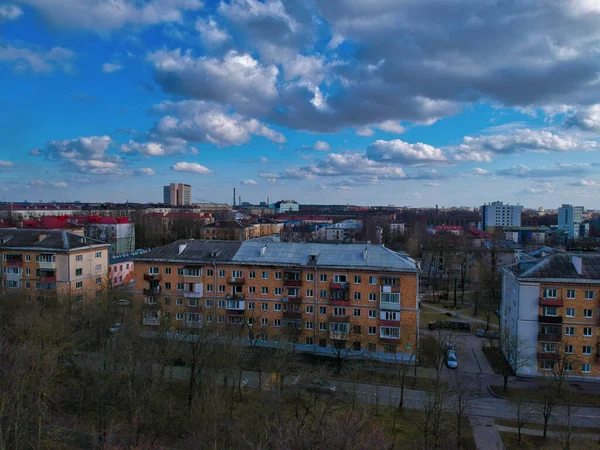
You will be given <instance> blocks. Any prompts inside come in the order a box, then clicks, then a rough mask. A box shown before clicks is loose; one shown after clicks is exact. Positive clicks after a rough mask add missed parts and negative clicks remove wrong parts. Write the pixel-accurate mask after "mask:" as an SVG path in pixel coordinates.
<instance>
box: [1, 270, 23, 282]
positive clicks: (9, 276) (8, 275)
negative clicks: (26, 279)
mask: <svg viewBox="0 0 600 450" xmlns="http://www.w3.org/2000/svg"><path fill="white" fill-rule="evenodd" d="M4 278H5V279H6V280H12V281H19V280H22V279H23V272H21V273H5V274H4Z"/></svg>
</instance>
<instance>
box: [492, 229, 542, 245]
mask: <svg viewBox="0 0 600 450" xmlns="http://www.w3.org/2000/svg"><path fill="white" fill-rule="evenodd" d="M502 230H503V231H504V239H506V240H507V241H511V242H514V243H516V244H543V243H544V242H546V234H547V232H548V228H546V227H504V228H503V229H502Z"/></svg>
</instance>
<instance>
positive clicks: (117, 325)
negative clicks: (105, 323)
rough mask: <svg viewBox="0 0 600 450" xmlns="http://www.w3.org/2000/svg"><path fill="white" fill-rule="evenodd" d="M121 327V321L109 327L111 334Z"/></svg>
mask: <svg viewBox="0 0 600 450" xmlns="http://www.w3.org/2000/svg"><path fill="white" fill-rule="evenodd" d="M120 329H121V322H117V323H115V324H114V325H113V326H112V327H110V328H109V329H108V331H109V332H110V334H114V333H116V332H117V331H119V330H120Z"/></svg>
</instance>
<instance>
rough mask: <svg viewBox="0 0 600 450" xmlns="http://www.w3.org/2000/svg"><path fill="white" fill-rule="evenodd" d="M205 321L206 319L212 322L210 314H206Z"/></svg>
mask: <svg viewBox="0 0 600 450" xmlns="http://www.w3.org/2000/svg"><path fill="white" fill-rule="evenodd" d="M206 321H207V322H212V315H210V314H208V315H207V316H206Z"/></svg>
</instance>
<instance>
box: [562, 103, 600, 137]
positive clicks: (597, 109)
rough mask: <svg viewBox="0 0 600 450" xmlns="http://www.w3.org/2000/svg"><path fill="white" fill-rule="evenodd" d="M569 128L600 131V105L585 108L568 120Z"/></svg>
mask: <svg viewBox="0 0 600 450" xmlns="http://www.w3.org/2000/svg"><path fill="white" fill-rule="evenodd" d="M565 125H566V126H567V127H569V126H571V127H577V128H581V129H583V130H587V131H600V103H597V104H595V105H590V106H583V107H580V108H577V110H576V111H575V112H574V113H573V114H572V115H571V116H570V117H568V118H567V120H566V121H565Z"/></svg>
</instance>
